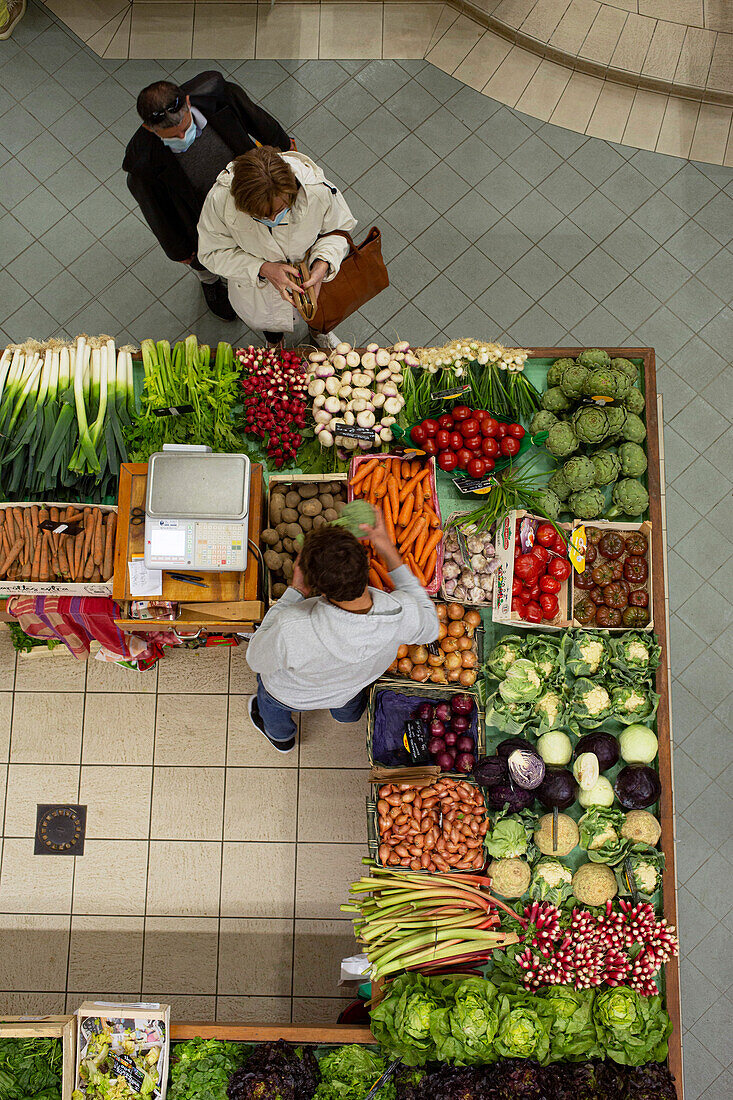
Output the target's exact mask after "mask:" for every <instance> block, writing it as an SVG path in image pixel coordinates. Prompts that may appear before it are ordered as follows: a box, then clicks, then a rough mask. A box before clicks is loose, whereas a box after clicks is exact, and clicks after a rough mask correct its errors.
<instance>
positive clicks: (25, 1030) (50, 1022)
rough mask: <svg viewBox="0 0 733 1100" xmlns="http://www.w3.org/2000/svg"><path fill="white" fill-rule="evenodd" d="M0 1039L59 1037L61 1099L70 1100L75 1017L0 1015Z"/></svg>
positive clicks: (72, 1086)
mask: <svg viewBox="0 0 733 1100" xmlns="http://www.w3.org/2000/svg"><path fill="white" fill-rule="evenodd" d="M0 1039H61V1042H62V1044H63V1054H64V1061H63V1069H62V1074H61V1100H71V1094H72V1092H73V1091H74V1073H75V1065H74V1059H75V1057H76V1017H74V1016H37V1017H34V1018H30V1017H28V1016H3V1017H0Z"/></svg>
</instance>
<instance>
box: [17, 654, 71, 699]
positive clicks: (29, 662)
mask: <svg viewBox="0 0 733 1100" xmlns="http://www.w3.org/2000/svg"><path fill="white" fill-rule="evenodd" d="M56 652H58V651H56ZM86 675H87V662H86V661H77V659H76V657H72V656H71V654H70V653H69V652H68V650H67V651H66V653H64V655H63V656H62V657H46V656H45V655H44V656H43V657H24V656H20V657H19V658H18V666H17V668H16V671H15V690H16V691H43V692H47V693H50V692H52V691H53V692H56V691H84V684H85V682H86Z"/></svg>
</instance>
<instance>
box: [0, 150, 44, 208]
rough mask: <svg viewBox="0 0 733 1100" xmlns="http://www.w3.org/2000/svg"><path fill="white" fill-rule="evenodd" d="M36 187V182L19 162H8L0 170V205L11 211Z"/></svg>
mask: <svg viewBox="0 0 733 1100" xmlns="http://www.w3.org/2000/svg"><path fill="white" fill-rule="evenodd" d="M37 187H38V180H37V179H36V177H35V176H33V175H32V174H31V173H30V172H29V171H28V170H27V169H26V168H24V167H23V165H22V164H21V163H20V161H19V160H9V161H8V162H7V163H6V164H4V165H3V166H2V168H0V203H2V205H3V206H4V207H5V209H6V210H12V209H13V208H14V207H16V206H17V205H18V203H20V202H22V200H23V199H24V198H25V197H26V196H27V195H30V193H31V191H35V189H36V188H37Z"/></svg>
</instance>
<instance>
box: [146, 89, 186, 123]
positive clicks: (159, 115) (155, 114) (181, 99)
mask: <svg viewBox="0 0 733 1100" xmlns="http://www.w3.org/2000/svg"><path fill="white" fill-rule="evenodd" d="M185 106H186V97H185V96H183V95H177V96H176V98H175V99H174V100H173V102H172V103H169V104H168V106H167V107H164V108H163V110H162V111H152V112H151V115H150V121H151V123H153V124H154V125H157V124H158V123H159V122H164V121H165V120H166V119H168V118H169V117H170V115H175V114H177V113H178V112H179V111H180V110H181V108H182V107H185Z"/></svg>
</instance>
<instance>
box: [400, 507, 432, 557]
mask: <svg viewBox="0 0 733 1100" xmlns="http://www.w3.org/2000/svg"><path fill="white" fill-rule="evenodd" d="M427 529H428V525H427V523H426V522H425V518H424V516H420V518H419V519H418V521H417V523H416V524H414V525H413V527H412V529H411V532H410V534H409V535H408V536H407V538H406V539H405V540H404V542H402V543H400V553H401V554H404V553H405V551H406V550H408V549H409V547H410V546H412V544H413V542H416V541H417V539H419V538H420V536H421V535H425V534H426V533H427ZM424 541H425V540H424V539H423V542H424Z"/></svg>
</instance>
